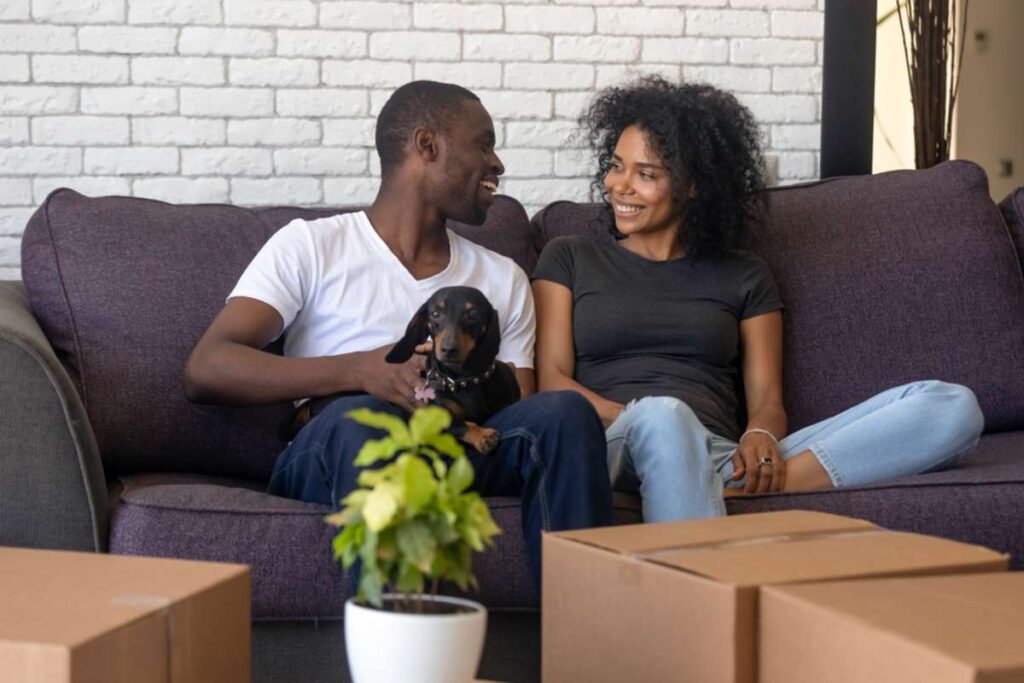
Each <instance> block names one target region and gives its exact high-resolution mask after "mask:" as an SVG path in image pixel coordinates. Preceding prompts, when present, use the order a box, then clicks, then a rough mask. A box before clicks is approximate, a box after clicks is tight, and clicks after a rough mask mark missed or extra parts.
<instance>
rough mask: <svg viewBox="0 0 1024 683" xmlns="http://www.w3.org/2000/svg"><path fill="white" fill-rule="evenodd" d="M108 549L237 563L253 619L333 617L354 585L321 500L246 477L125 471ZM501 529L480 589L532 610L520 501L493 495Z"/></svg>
mask: <svg viewBox="0 0 1024 683" xmlns="http://www.w3.org/2000/svg"><path fill="white" fill-rule="evenodd" d="M119 484H120V486H121V487H122V488H121V493H120V502H119V504H118V505H117V507H116V508H115V509H114V510H113V512H112V518H111V524H110V552H112V553H116V554H124V555H150V556H156V557H178V558H185V559H196V560H211V561H221V562H238V563H242V564H248V565H251V567H252V590H253V616H254V617H255V618H259V619H303V618H314V617H316V618H321V617H322V618H337V617H340V616H341V614H342V613H343V606H344V601H345V599H346V598H347V597H348V596H349V594H350V590H351V587H350V585H349V581H348V575H347V572H344V571H342V569H341V568H340V566H339V565H338V564H337V563H335V562H334V561H333V560H332V558H331V538H332V537H333V535H334V534H335V533H336V529H334V527H331V526H329V525H328V524H326V523H324V521H323V517H324V515H326V514H328V513H329V512H330V509H329V508H328V507H327V506H324V505H318V504H313V503H304V502H302V501H297V500H290V499H287V498H280V497H278V496H271V495H269V494H267V493H266V492H264V491H263V490H262V489H258V488H256V487H255V485H253V484H251V483H248V482H246V481H244V480H233V479H226V478H221V477H212V476H201V475H187V474H140V475H134V476H128V477H122V478H121V480H120V482H119ZM487 502H488V504H489V505H490V507H491V512H492V514H493V515H494V518H495V521H496V522H497V524H498V526H500V527H501V528H502V529H503V530H504V533H503V534H501V535H500V536H498V538H497V539H496V543H495V547H494V548H492V549H490V550H489V551H488V552H486V553H484V554H482V555H478V556H476V559H475V562H474V570H475V572H476V575H477V578H478V579H479V581H480V592H479V593H478V594H475V596H470V597H473V598H474V599H477V600H479V601H480V602H482V603H483V604H484V605H486V606H488V607H490V608H492V609H498V610H503V609H523V608H535V607H536V606H537V604H538V599H537V596H536V595H535V591H534V589H533V586H532V581H531V579H530V577H529V573H528V571H527V565H526V546H525V544H524V543H523V536H522V532H521V521H520V520H521V518H520V513H519V500H518V499H517V498H488V499H487Z"/></svg>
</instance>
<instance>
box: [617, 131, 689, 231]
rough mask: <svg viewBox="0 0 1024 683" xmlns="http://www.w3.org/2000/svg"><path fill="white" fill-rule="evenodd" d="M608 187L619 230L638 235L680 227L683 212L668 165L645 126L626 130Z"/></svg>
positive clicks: (620, 139)
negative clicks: (652, 147)
mask: <svg viewBox="0 0 1024 683" xmlns="http://www.w3.org/2000/svg"><path fill="white" fill-rule="evenodd" d="M604 187H605V190H606V191H607V192H608V198H609V200H610V201H611V205H612V209H613V210H614V212H615V227H616V228H618V230H619V232H621V233H623V234H625V235H635V234H639V233H656V232H661V231H663V230H672V231H678V229H679V222H680V215H681V213H682V212H681V211H680V209H679V207H677V206H676V201H675V198H673V196H672V180H671V177H670V176H669V171H668V168H666V167H665V165H664V163H663V162H662V160H661V159H660V158H659V157H658V156H657V155H655V154H654V152H652V151H651V150H650V146H649V145H648V144H647V133H645V132H644V131H643V130H642V129H640V128H638V127H636V126H628V127H627V128H626V129H625V130H623V131H622V135H620V136H619V142H618V144H616V145H615V150H614V151H613V153H612V163H611V168H609V169H608V173H607V174H606V175H605V177H604Z"/></svg>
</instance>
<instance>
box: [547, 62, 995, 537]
mask: <svg viewBox="0 0 1024 683" xmlns="http://www.w3.org/2000/svg"><path fill="white" fill-rule="evenodd" d="M581 122H582V124H583V125H584V127H585V128H586V130H587V132H588V133H589V139H590V142H591V145H592V146H593V147H594V148H595V149H596V152H597V155H598V170H597V175H596V181H595V183H594V186H595V188H596V189H599V190H603V192H602V195H603V198H604V200H605V201H606V202H607V203H608V205H609V206H608V208H609V210H610V211H611V212H612V213H613V215H614V221H615V228H616V231H617V234H614V235H613V234H604V235H601V236H600V237H598V238H596V239H595V238H594V237H571V238H560V239H556V240H553V241H552V242H551V243H550V244H549V245H548V246H547V247H546V248H545V249H544V252H543V253H542V254H541V257H540V261H539V263H538V265H537V268H536V270H535V271H534V276H533V277H534V283H533V288H534V298H535V300H536V306H537V315H538V321H537V371H538V381H539V386H540V389H541V390H543V391H553V390H561V389H575V390H576V391H579V392H580V393H581V394H583V395H584V396H585V397H586V398H587V399H589V400H590V402H591V403H592V404H593V405H594V407H595V408H596V409H597V411H598V413H599V414H600V416H601V418H602V419H603V420H604V423H605V425H606V428H607V432H606V437H607V443H608V464H609V470H610V473H611V477H612V482H613V485H614V487H615V488H616V489H618V490H627V491H634V492H636V491H638V492H639V493H640V495H641V497H642V499H643V514H644V519H645V520H646V521H651V522H653V521H666V520H673V519H692V518H700V517H708V516H714V515H722V514H725V505H724V501H723V490H724V489H731V491H730V493H755V492H756V493H762V492H766V491H800V490H809V489H822V488H829V487H833V486H854V485H860V484H867V483H870V482H875V481H879V480H884V479H891V478H894V477H900V476H906V475H910V474H914V473H917V472H923V471H926V470H930V469H934V468H937V467H941V466H944V465H947V464H950V463H952V462H953V461H955V460H956V459H958V458H959V457H962V456H963V455H965V454H966V453H968V452H969V451H970V450H971V449H972V448H973V447H974V446H975V444H976V443H977V441H978V438H979V436H980V434H981V430H982V427H983V417H982V415H981V411H980V410H979V408H978V404H977V400H976V399H975V397H974V394H973V393H972V392H971V391H970V390H969V389H967V388H965V387H962V386H958V385H953V384H947V383H943V382H937V381H925V382H916V383H913V384H908V385H905V386H901V387H896V388H894V389H890V390H888V391H885V392H883V393H881V394H878V395H877V396H875V397H873V398H871V399H869V400H867V401H865V402H864V403H862V404H860V405H857V406H855V407H853V408H851V409H849V410H847V411H845V412H843V413H841V414H839V415H836V416H834V417H832V418H830V419H827V420H824V421H822V422H819V423H817V424H814V425H811V426H809V427H806V428H804V429H801V430H799V431H797V432H795V433H794V434H790V435H789V436H786V413H785V410H784V408H783V401H782V312H781V311H782V308H783V305H782V301H781V298H780V297H779V293H778V290H777V288H776V285H775V282H774V280H773V278H772V275H771V273H770V272H769V270H768V268H767V266H766V265H765V263H764V262H763V261H761V260H760V259H759V258H757V257H756V256H754V255H753V254H750V253H746V252H742V251H739V250H737V249H736V244H737V239H738V237H739V234H740V231H741V229H742V228H743V226H744V223H745V222H746V220H747V219H749V218H750V217H751V216H753V215H754V214H756V213H757V211H758V210H760V208H761V207H760V204H759V202H760V197H761V196H763V195H762V192H761V191H762V190H763V189H764V177H763V158H762V154H761V150H760V146H759V132H758V129H757V126H756V124H755V123H754V120H753V117H752V116H751V114H750V112H749V111H748V110H747V109H746V108H745V107H743V106H742V105H741V104H739V102H738V101H737V100H736V98H735V97H733V96H732V95H730V94H728V93H725V92H722V91H721V90H717V89H715V88H713V87H711V86H708V85H694V84H683V85H673V84H670V83H668V82H666V81H664V80H662V79H660V78H657V77H648V78H644V79H641V80H639V81H638V82H636V83H635V84H633V85H631V86H628V87H624V88H612V89H609V90H606V91H604V92H603V93H601V94H600V95H599V96H598V98H597V99H596V100H595V102H594V103H593V104H592V105H591V107H590V109H589V110H588V112H587V113H585V114H584V116H583V117H582V120H581ZM740 382H742V395H743V397H744V399H743V401H742V403H741V398H740V393H739V390H740ZM744 408H745V409H744ZM741 416H745V422H744V423H741V421H740V420H741Z"/></svg>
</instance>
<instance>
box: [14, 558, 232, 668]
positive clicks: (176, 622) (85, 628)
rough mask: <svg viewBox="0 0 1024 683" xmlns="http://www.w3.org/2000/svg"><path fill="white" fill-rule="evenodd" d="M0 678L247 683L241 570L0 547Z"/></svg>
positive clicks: (218, 565)
mask: <svg viewBox="0 0 1024 683" xmlns="http://www.w3.org/2000/svg"><path fill="white" fill-rule="evenodd" d="M0 587H2V589H0V590H2V597H0V681H32V682H33V683H70V682H74V683H79V682H93V681H96V682H99V681H102V682H104V683H122V682H123V683H129V682H130V683H214V682H217V683H232V682H235V681H238V682H242V681H245V682H246V683H248V681H249V680H250V667H251V664H250V651H249V650H250V624H249V615H250V607H249V601H250V586H249V568H248V567H246V566H243V565H234V564H220V563H212V562H188V561H184V560H164V559H154V558H144V557H125V556H115V555H101V554H94V553H74V552H63V551H49V550H28V549H23V548H0Z"/></svg>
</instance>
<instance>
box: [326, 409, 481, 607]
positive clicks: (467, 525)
mask: <svg viewBox="0 0 1024 683" xmlns="http://www.w3.org/2000/svg"><path fill="white" fill-rule="evenodd" d="M345 417H347V418H349V419H351V420H355V421H356V422H358V423H359V424H362V425H366V426H369V427H375V428H377V429H382V430H384V431H385V432H387V436H385V437H384V438H382V439H376V440H369V441H367V442H366V443H365V444H363V447H362V449H360V451H359V454H358V455H357V456H356V460H355V464H356V465H359V466H362V467H366V466H368V465H373V464H374V463H377V462H379V461H382V460H385V461H388V463H387V464H386V465H384V466H383V467H381V468H379V469H372V470H365V471H363V472H361V473H360V475H359V486H360V488H358V489H356V490H355V491H353V492H352V493H350V494H349V495H348V496H346V497H345V498H344V499H343V500H342V505H343V506H344V507H343V508H342V510H341V511H339V512H337V513H335V514H332V515H329V516H328V517H327V518H326V521H327V522H328V523H329V524H332V525H334V526H338V527H341V531H340V532H339V533H338V535H337V536H335V537H334V542H333V546H334V557H335V559H336V560H340V561H341V563H342V566H343V567H344V568H345V569H348V568H350V567H351V566H352V565H353V564H354V563H355V562H356V560H357V559H358V560H360V561H361V562H362V566H361V569H360V575H359V588H358V593H357V600H360V601H364V602H369V603H370V604H371V605H373V606H375V607H378V608H380V607H383V594H384V593H386V592H388V593H390V592H394V593H398V594H400V595H402V596H403V597H402V599H401V600H400V601H399V603H398V604H397V605H396V608H397V609H399V610H403V611H422V608H423V604H422V600H421V596H422V595H423V593H424V591H425V587H426V582H427V580H429V581H430V593H431V594H436V593H437V588H438V583H439V582H440V581H451V582H453V583H454V584H455V585H456V586H458V587H459V588H460V589H462V590H467V589H469V588H474V589H475V588H477V581H476V577H475V576H474V575H473V571H472V552H473V551H476V552H481V551H483V550H484V549H485V548H487V547H488V546H490V545H492V544H493V539H494V537H495V536H496V535H498V534H500V533H501V529H499V528H498V526H497V524H495V523H494V519H493V518H492V517H491V513H490V511H489V510H488V509H487V504H486V503H484V501H483V500H482V499H481V498H480V496H479V495H478V494H476V493H474V492H472V491H469V490H468V489H469V486H470V484H472V483H473V466H472V465H471V464H470V462H469V460H468V459H467V458H466V453H465V449H464V448H463V447H462V444H460V443H459V442H458V441H457V440H456V439H455V437H454V436H452V435H451V434H449V433H447V431H446V430H447V429H448V428H449V427H450V426H451V421H452V418H451V414H449V413H448V411H447V410H445V409H444V408H441V407H439V406H426V407H423V408H419V409H417V410H416V411H415V412H414V413H413V414H412V416H411V417H410V419H409V422H408V423H406V422H405V421H404V420H402V419H401V418H399V417H395V416H394V415H390V414H388V413H378V412H374V411H372V410H370V409H368V408H360V409H357V410H352V411H349V412H348V413H346V414H345Z"/></svg>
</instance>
